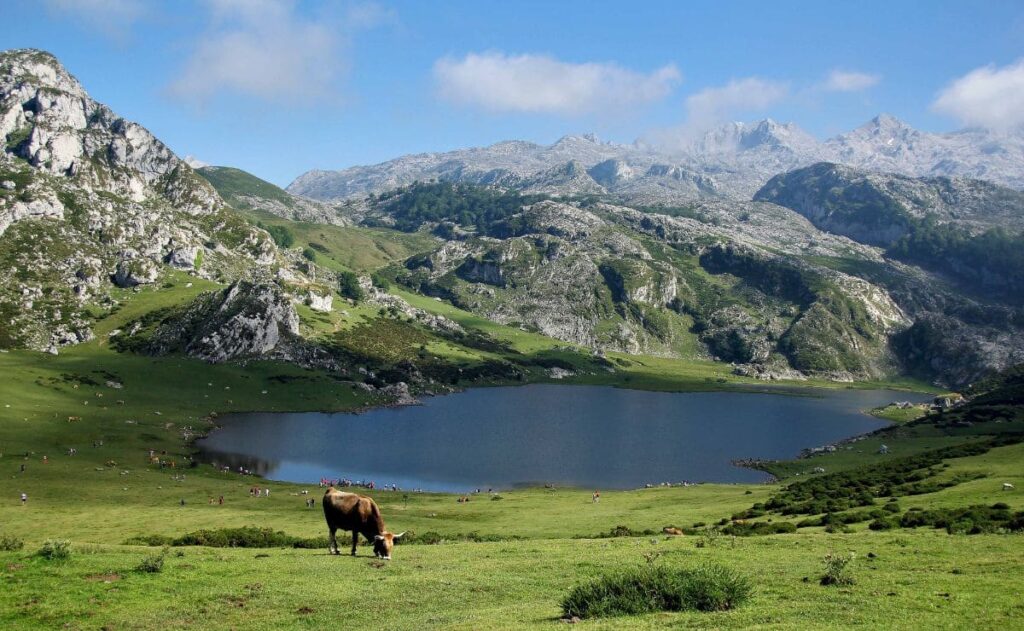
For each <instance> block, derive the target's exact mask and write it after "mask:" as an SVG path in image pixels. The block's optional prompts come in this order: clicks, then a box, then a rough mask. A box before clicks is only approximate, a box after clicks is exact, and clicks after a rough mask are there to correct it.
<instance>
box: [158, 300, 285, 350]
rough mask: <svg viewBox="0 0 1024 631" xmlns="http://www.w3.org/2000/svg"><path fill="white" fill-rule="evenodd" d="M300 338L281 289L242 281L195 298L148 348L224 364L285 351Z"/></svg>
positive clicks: (159, 330)
mask: <svg viewBox="0 0 1024 631" xmlns="http://www.w3.org/2000/svg"><path fill="white" fill-rule="evenodd" d="M298 335H299V317H298V315H297V314H296V313H295V307H294V306H292V303H291V300H289V299H288V297H287V296H286V295H285V294H284V292H283V291H282V290H281V288H280V287H279V286H277V285H275V284H272V283H256V284H254V283H249V282H244V281H243V282H238V283H235V284H233V285H231V286H230V287H228V288H227V289H224V290H223V291H219V292H211V293H208V294H204V295H203V296H201V297H200V298H198V299H197V300H196V301H195V302H193V303H192V304H191V305H190V306H189V307H188V308H187V309H186V310H185V312H184V313H183V314H181V316H180V317H179V318H176V319H174V320H172V321H171V322H170V323H169V324H166V325H163V326H161V328H159V329H158V330H157V331H156V332H155V333H154V334H153V337H152V340H151V341H150V343H149V345H148V348H149V350H150V351H151V352H154V353H157V354H166V353H171V352H175V351H183V352H185V353H186V354H188V355H190V356H192V357H197V358H199V359H203V360H206V361H209V362H225V361H229V360H233V359H244V358H252V357H262V356H268V355H271V354H272V353H274V352H275V351H281V352H284V348H283V347H284V346H286V345H287V344H288V342H289V341H291V340H293V339H294V338H297V337H298Z"/></svg>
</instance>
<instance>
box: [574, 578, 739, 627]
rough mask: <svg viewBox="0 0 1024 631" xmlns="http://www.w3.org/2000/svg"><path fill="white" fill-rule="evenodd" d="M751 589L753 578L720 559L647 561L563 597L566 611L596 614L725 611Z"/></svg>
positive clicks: (578, 587)
mask: <svg viewBox="0 0 1024 631" xmlns="http://www.w3.org/2000/svg"><path fill="white" fill-rule="evenodd" d="M752 592H753V588H752V586H751V584H750V581H749V579H747V578H746V577H744V576H742V575H740V574H737V573H736V572H734V571H732V570H730V569H727V568H724V567H721V566H717V565H706V566H701V567H696V568H692V569H690V568H671V569H670V568H665V567H659V566H655V565H647V566H644V567H641V568H637V569H634V570H629V571H625V572H620V573H616V574H609V575H606V576H602V577H600V578H598V579H597V580H594V581H592V582H590V583H587V584H584V585H579V586H577V587H575V588H573V590H572V591H571V592H569V595H568V596H566V597H565V599H564V600H563V601H562V613H563V614H565V616H566V617H572V616H577V617H580V618H598V617H603V616H618V615H635V614H644V613H651V612H655V611H725V610H728V609H733V608H735V607H738V606H740V605H742V604H743V603H744V602H745V601H746V600H747V599H748V598H749V597H750V595H751V593H752Z"/></svg>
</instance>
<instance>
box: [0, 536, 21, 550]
mask: <svg viewBox="0 0 1024 631" xmlns="http://www.w3.org/2000/svg"><path fill="white" fill-rule="evenodd" d="M24 547H25V542H24V541H22V540H21V539H18V538H17V537H12V536H11V535H3V536H0V552H14V551H16V550H21V549H22V548H24Z"/></svg>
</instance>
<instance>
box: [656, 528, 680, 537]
mask: <svg viewBox="0 0 1024 631" xmlns="http://www.w3.org/2000/svg"><path fill="white" fill-rule="evenodd" d="M661 531H662V532H663V533H665V534H666V535H676V536H679V535H681V534H683V529H682V528H676V527H675V526H665V527H664V528H662V529H661Z"/></svg>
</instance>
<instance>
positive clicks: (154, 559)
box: [135, 548, 167, 574]
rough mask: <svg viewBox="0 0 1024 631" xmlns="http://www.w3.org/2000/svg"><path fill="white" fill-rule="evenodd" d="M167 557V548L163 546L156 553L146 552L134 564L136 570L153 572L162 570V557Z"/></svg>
mask: <svg viewBox="0 0 1024 631" xmlns="http://www.w3.org/2000/svg"><path fill="white" fill-rule="evenodd" d="M166 557H167V548H164V549H163V550H161V551H160V552H158V553H156V554H147V555H146V556H144V557H142V561H140V562H139V564H138V565H136V566H135V570H136V571H137V572H149V573H150V574H155V573H157V572H163V570H164V559H165V558H166Z"/></svg>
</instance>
